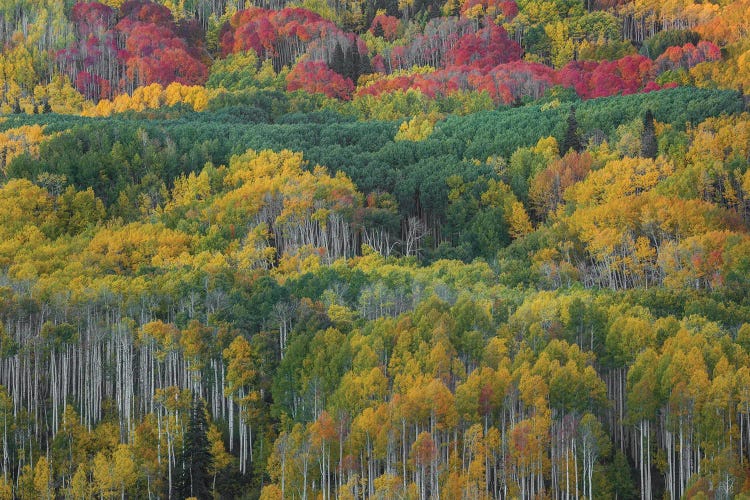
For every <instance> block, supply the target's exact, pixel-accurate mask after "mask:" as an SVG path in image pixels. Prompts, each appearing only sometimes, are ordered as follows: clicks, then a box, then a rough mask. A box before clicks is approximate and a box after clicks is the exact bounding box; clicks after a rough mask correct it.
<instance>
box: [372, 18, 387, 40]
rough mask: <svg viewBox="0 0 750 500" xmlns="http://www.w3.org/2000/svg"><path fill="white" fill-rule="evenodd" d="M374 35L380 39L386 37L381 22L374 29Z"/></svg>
mask: <svg viewBox="0 0 750 500" xmlns="http://www.w3.org/2000/svg"><path fill="white" fill-rule="evenodd" d="M372 34H373V35H375V36H376V37H378V38H383V37H384V36H385V32H384V31H383V25H382V24H380V21H378V24H376V25H375V26H374V27H373V29H372Z"/></svg>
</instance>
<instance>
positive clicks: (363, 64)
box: [354, 54, 372, 83]
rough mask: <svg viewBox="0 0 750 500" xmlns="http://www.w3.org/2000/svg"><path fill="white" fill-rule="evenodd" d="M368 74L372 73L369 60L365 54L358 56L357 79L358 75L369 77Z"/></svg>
mask: <svg viewBox="0 0 750 500" xmlns="http://www.w3.org/2000/svg"><path fill="white" fill-rule="evenodd" d="M370 73H372V64H370V58H369V57H368V55H367V54H360V55H359V73H358V75H357V78H359V77H360V75H369V74H370ZM354 83H356V82H354Z"/></svg>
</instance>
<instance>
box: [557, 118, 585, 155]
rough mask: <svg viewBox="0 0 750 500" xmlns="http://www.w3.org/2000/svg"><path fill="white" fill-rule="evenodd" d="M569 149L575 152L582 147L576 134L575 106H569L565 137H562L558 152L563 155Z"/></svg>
mask: <svg viewBox="0 0 750 500" xmlns="http://www.w3.org/2000/svg"><path fill="white" fill-rule="evenodd" d="M571 149H572V150H573V151H575V152H579V151H581V149H582V147H581V139H580V137H579V136H578V120H576V108H575V106H571V107H570V113H569V114H568V129H567V130H566V131H565V138H564V139H563V143H562V148H560V153H562V154H563V155H564V154H566V153H567V152H568V151H570V150H571Z"/></svg>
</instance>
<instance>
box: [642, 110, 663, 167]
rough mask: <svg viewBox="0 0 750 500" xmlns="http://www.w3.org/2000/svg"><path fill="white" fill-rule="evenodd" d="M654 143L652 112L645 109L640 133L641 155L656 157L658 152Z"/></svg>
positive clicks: (654, 133)
mask: <svg viewBox="0 0 750 500" xmlns="http://www.w3.org/2000/svg"><path fill="white" fill-rule="evenodd" d="M658 150H659V148H658V145H657V144H656V130H655V129H654V114H653V113H652V112H651V110H650V109H649V110H646V115H645V116H644V117H643V133H642V134H641V156H642V157H644V158H656V154H657V153H658Z"/></svg>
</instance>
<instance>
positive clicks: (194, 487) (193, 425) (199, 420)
mask: <svg viewBox="0 0 750 500" xmlns="http://www.w3.org/2000/svg"><path fill="white" fill-rule="evenodd" d="M178 467H181V468H180V469H179V471H178V476H177V484H176V487H175V493H176V497H177V498H188V497H195V498H198V499H199V500H200V499H204V498H211V486H210V485H211V475H210V473H209V470H210V468H211V451H210V447H209V443H208V422H207V421H206V410H205V408H204V402H203V400H202V399H200V398H194V400H193V406H192V409H191V412H190V422H189V423H188V428H187V431H186V432H185V436H184V438H183V443H182V456H181V457H180V461H179V462H178Z"/></svg>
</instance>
